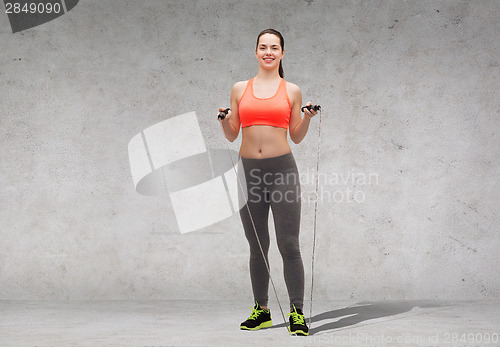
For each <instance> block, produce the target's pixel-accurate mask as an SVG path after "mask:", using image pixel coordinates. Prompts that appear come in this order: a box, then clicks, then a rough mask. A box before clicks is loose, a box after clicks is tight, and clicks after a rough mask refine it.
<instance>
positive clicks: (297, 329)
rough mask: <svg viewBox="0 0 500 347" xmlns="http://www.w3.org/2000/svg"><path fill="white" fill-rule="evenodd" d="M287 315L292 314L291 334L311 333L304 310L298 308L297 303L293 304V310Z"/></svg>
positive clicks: (302, 334)
mask: <svg viewBox="0 0 500 347" xmlns="http://www.w3.org/2000/svg"><path fill="white" fill-rule="evenodd" d="M287 316H290V326H289V327H288V329H289V330H290V335H301V336H308V335H309V329H308V328H307V325H306V321H305V319H304V313H302V310H300V309H299V310H298V309H296V308H295V305H293V312H291V313H289V314H287Z"/></svg>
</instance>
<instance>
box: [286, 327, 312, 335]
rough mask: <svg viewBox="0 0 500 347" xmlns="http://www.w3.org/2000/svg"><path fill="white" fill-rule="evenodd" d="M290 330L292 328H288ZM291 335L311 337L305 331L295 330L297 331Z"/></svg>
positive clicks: (291, 332)
mask: <svg viewBox="0 0 500 347" xmlns="http://www.w3.org/2000/svg"><path fill="white" fill-rule="evenodd" d="M288 329H290V328H288ZM289 331H290V330H289ZM290 335H295V336H309V333H308V332H305V331H302V330H295V331H290Z"/></svg>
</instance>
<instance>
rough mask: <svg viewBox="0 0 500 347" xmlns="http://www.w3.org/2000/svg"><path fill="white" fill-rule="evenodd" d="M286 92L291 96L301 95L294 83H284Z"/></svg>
mask: <svg viewBox="0 0 500 347" xmlns="http://www.w3.org/2000/svg"><path fill="white" fill-rule="evenodd" d="M286 90H287V91H288V93H290V94H291V95H299V94H300V93H301V92H300V88H299V86H298V85H296V84H295V83H292V82H288V81H287V82H286Z"/></svg>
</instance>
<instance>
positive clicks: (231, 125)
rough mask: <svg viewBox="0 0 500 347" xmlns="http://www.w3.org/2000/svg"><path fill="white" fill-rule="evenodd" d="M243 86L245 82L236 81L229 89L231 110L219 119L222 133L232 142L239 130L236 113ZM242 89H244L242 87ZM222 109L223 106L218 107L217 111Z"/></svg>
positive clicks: (238, 119)
mask: <svg viewBox="0 0 500 347" xmlns="http://www.w3.org/2000/svg"><path fill="white" fill-rule="evenodd" d="M242 86H243V88H244V87H245V86H246V84H245V82H237V83H235V84H234V85H233V88H232V89H231V110H230V111H229V112H228V114H227V116H226V118H224V119H223V120H220V122H221V124H222V128H223V129H224V134H225V135H226V138H227V139H228V141H229V142H233V141H234V140H236V138H237V137H238V134H239V132H240V126H241V123H240V116H239V113H238V104H239V100H240V98H241V94H242V91H241V89H242ZM243 90H244V89H243ZM222 110H224V108H223V107H221V108H219V112H221V111H222Z"/></svg>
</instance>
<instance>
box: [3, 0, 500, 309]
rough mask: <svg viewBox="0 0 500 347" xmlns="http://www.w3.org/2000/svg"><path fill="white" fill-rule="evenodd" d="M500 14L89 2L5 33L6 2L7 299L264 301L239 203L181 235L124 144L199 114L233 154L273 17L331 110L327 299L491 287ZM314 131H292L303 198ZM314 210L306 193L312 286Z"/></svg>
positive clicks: (276, 274) (206, 134) (402, 4)
mask: <svg viewBox="0 0 500 347" xmlns="http://www.w3.org/2000/svg"><path fill="white" fill-rule="evenodd" d="M499 19H500V2H498V1H458V0H457V1H319V0H315V1H97V0H91V1H81V2H80V3H79V4H78V5H77V6H76V7H75V8H74V9H73V10H71V11H70V12H68V13H67V14H65V15H63V16H61V17H59V18H57V19H55V20H52V21H50V22H48V23H46V24H43V25H40V26H37V27H34V28H31V29H28V30H24V31H21V32H17V33H12V30H11V27H10V25H9V21H8V18H7V16H6V15H4V14H3V13H2V14H0V93H1V100H2V101H1V103H0V117H1V118H0V159H1V166H0V179H1V182H2V185H1V187H0V204H1V208H0V240H1V242H0V299H192V298H197V299H206V300H214V299H224V298H226V299H238V300H240V299H241V300H243V301H245V302H247V303H251V297H252V296H251V290H250V280H249V274H248V249H247V247H248V246H247V243H246V239H245V237H244V235H243V232H242V225H241V222H240V220H239V216H238V215H237V214H234V215H233V216H231V217H230V218H227V219H225V220H223V221H221V222H218V223H216V224H213V225H210V226H207V227H206V228H202V229H200V230H198V231H195V232H189V233H182V234H181V233H180V232H179V227H178V225H177V223H176V218H175V214H174V211H173V208H172V204H171V201H170V199H169V195H168V194H161V195H157V196H146V195H141V194H139V193H138V192H137V191H136V190H135V187H134V183H133V180H132V176H131V169H130V163H129V154H128V149H127V146H128V143H129V141H130V140H131V138H133V137H134V136H135V135H136V134H138V133H140V132H141V131H142V130H144V129H146V128H148V127H150V126H152V125H154V124H157V123H159V122H162V121H164V120H166V119H169V118H171V117H174V116H176V115H180V114H183V113H187V112H193V111H194V112H196V114H197V116H198V119H199V123H200V127H201V131H202V134H203V139H204V141H205V143H206V145H207V147H210V148H221V149H225V144H224V142H225V139H224V138H223V136H222V133H221V129H220V126H219V124H218V122H217V121H216V120H215V117H216V112H217V108H218V107H219V106H223V105H228V104H229V94H230V89H231V86H232V84H233V83H234V82H236V81H239V80H246V79H249V78H250V77H252V76H254V75H255V74H256V72H257V63H256V61H255V57H254V48H255V40H256V36H257V34H258V33H259V32H260V31H261V30H262V29H265V28H268V27H273V28H276V29H278V30H280V31H281V32H282V33H283V35H284V37H285V51H286V54H285V58H284V69H285V77H286V79H287V80H288V81H290V82H294V83H296V84H298V85H299V86H300V87H301V89H302V93H303V96H304V103H305V102H306V101H308V100H311V101H313V102H314V103H319V104H321V105H322V107H323V110H324V112H323V114H322V120H321V158H320V165H319V170H320V172H321V173H322V175H323V177H325V180H324V181H322V183H321V185H320V189H322V192H323V196H322V197H320V201H319V203H318V211H317V248H316V262H315V278H314V283H315V287H314V288H315V292H314V293H315V294H314V295H315V297H316V298H318V299H355V300H357V299H359V300H365V299H369V300H379V299H416V298H426V299H428V298H430V299H432V298H453V299H491V298H498V295H499V294H498V293H500V278H499V276H498V268H499V265H500V264H499V260H500V256H499V252H498V248H499V246H500V236H499V233H498V224H499V223H498V204H499V202H500V196H499V187H498V178H499V173H500V166H499V164H500V150H499V148H500V146H499V125H500V120H499V119H500V102H499V97H498V92H497V91H498V89H499V88H498V87H499V75H500V73H499V69H500V61H499V55H500V50H499V46H500V44H499V40H498V33H499V32H500V24H499V23H500V20H499ZM318 124H319V117H316V118H314V120H313V121H312V123H311V127H310V131H309V133H308V135H307V136H306V138H305V139H304V141H303V142H302V143H300V144H298V145H295V144H293V143H292V142H291V141H290V144H291V147H292V151H293V153H294V156H295V158H296V161H297V165H298V167H299V171H300V172H301V173H303V174H305V176H304V177H305V181H304V182H303V186H302V189H303V190H304V192H306V193H307V194H308V195H307V196H310V193H311V192H313V191H314V180H312V179H311V175H312V173H313V172H314V170H315V168H316V153H317V152H316V151H317V144H318V136H317V134H318ZM240 136H241V135H240ZM240 142H241V137H240V138H239V139H238V140H236V141H235V142H234V143H232V144H230V148H231V149H233V150H238V148H239V147H238V146H239V143H240ZM328 199H330V201H328ZM185 208H186V209H189V208H190V206H186V207H185ZM313 216H314V204H310V203H308V202H307V200H306V201H305V202H304V203H303V209H302V225H301V227H302V235H301V242H302V249H303V257H304V262H305V266H306V293H308V291H309V288H310V281H311V270H310V264H311V245H312V230H313ZM270 225H271V232H273V231H274V229H273V226H272V220H270ZM272 242H273V243H272V246H271V251H270V252H271V254H270V262H271V265H272V275H273V278H274V279H275V282H276V285H277V289H278V292H279V294H280V297H281V299H282V300H283V301H284V302H286V289H285V285H284V281H283V276H282V265H281V260H280V256H279V253H278V250H277V247H276V243H275V238H274V237H272ZM306 297H308V294H307V295H306ZM270 298H271V301H274V297H273V295H272V292H270Z"/></svg>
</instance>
